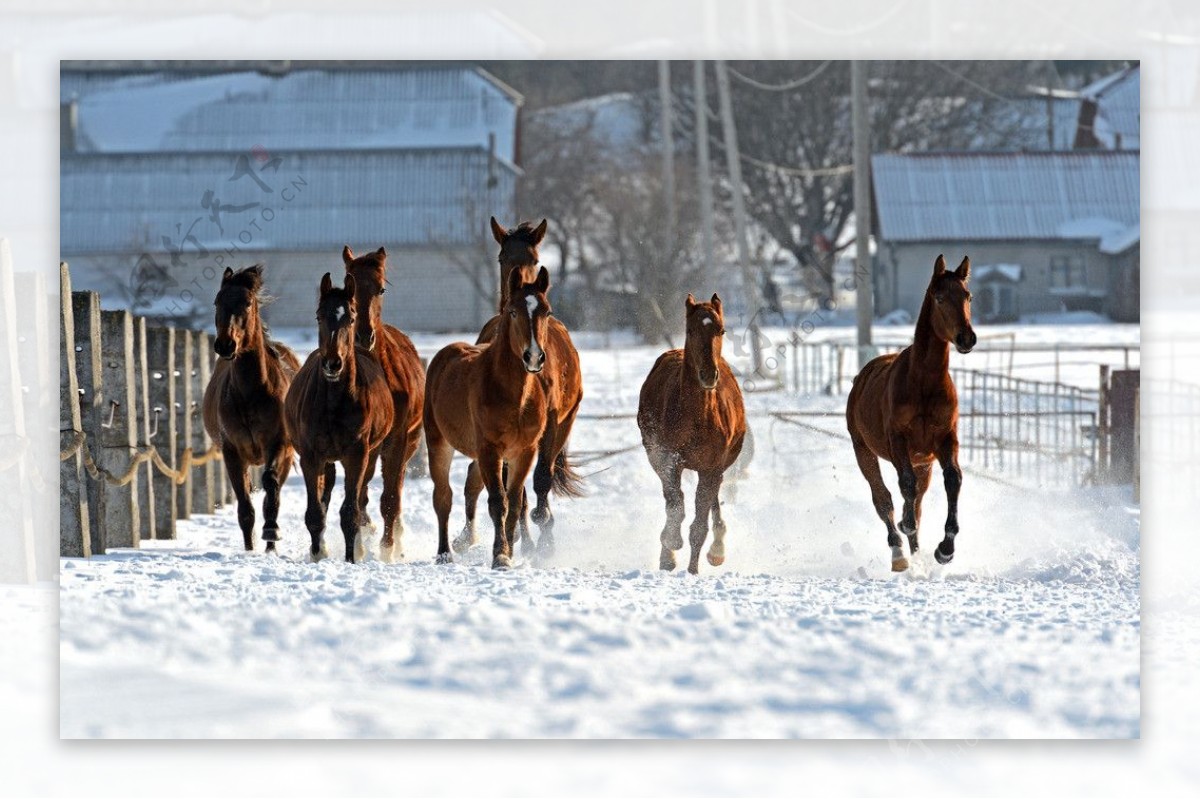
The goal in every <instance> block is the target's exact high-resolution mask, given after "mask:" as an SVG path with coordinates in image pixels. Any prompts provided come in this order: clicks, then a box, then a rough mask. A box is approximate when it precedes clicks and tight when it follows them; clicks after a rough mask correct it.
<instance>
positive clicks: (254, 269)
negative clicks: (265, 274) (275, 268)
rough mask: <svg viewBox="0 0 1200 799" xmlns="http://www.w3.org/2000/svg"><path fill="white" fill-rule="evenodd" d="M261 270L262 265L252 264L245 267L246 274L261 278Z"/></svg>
mask: <svg viewBox="0 0 1200 799" xmlns="http://www.w3.org/2000/svg"><path fill="white" fill-rule="evenodd" d="M262 269H263V265H262V264H254V265H253V266H247V267H246V272H247V273H249V274H251V275H254V276H256V277H262Z"/></svg>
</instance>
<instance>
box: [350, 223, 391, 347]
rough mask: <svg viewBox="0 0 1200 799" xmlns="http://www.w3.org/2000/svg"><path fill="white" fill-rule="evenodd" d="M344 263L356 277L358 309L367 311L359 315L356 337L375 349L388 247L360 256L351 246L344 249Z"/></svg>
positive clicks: (381, 318) (381, 322) (385, 278)
mask: <svg viewBox="0 0 1200 799" xmlns="http://www.w3.org/2000/svg"><path fill="white" fill-rule="evenodd" d="M342 262H343V263H344V264H345V265H346V274H347V275H350V276H352V277H353V278H354V284H355V286H356V287H357V288H356V290H355V296H354V299H355V301H356V303H357V305H358V307H359V309H363V310H365V313H361V314H359V317H358V322H357V323H356V324H355V327H354V338H355V341H357V342H358V346H360V347H363V348H364V349H368V350H374V349H375V339H376V332H375V331H376V330H378V329H379V327H380V326H381V325H382V324H383V293H384V292H385V291H387V286H386V285H385V284H386V283H387V250H385V249H384V248H383V247H380V248H379V249H378V250H375V251H374V252H370V253H367V254H366V255H363V256H360V257H358V258H355V257H354V253H353V252H352V251H351V250H350V245H348V244H347V245H346V246H345V247H343V248H342Z"/></svg>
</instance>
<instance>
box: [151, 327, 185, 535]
mask: <svg viewBox="0 0 1200 799" xmlns="http://www.w3.org/2000/svg"><path fill="white" fill-rule="evenodd" d="M146 367H147V372H146V374H147V377H148V379H147V381H146V382H147V387H148V392H147V394H148V397H147V399H148V400H149V404H150V430H151V432H150V444H151V445H152V446H154V447H155V448H156V449H157V450H158V451H159V453H160V454H161V455H162V459H163V460H164V461H166V462H167V465H168V466H170V467H171V468H172V469H174V468H175V467H176V466H177V465H178V463H179V461H178V454H179V453H178V447H179V442H178V441H177V440H176V437H175V430H176V422H177V416H178V415H177V414H176V413H175V386H176V383H177V382H178V381H176V380H175V379H174V374H175V328H172V327H158V326H154V327H150V328H147V330H146ZM177 493H178V492H176V490H175V482H174V481H173V480H171V478H169V477H168V476H166V475H164V474H163V473H162V472H160V471H158V469H155V470H154V537H155V538H174V537H175V514H176V495H177ZM147 506H148V505H147Z"/></svg>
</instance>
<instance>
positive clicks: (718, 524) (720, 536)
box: [708, 480, 725, 566]
mask: <svg viewBox="0 0 1200 799" xmlns="http://www.w3.org/2000/svg"><path fill="white" fill-rule="evenodd" d="M720 486H721V484H720V481H719V480H718V483H717V488H718V492H714V494H713V504H712V526H713V542H712V546H710V547H709V548H708V562H709V563H710V564H711V565H713V566H720V565H721V564H722V563H724V562H725V519H724V518H722V516H721V496H720V493H719V489H720Z"/></svg>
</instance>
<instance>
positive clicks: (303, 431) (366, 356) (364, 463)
mask: <svg viewBox="0 0 1200 799" xmlns="http://www.w3.org/2000/svg"><path fill="white" fill-rule="evenodd" d="M354 292H355V286H354V278H353V277H352V276H351V275H346V280H345V282H344V283H343V285H342V287H341V288H334V286H333V279H332V278H331V276H330V274H329V273H328V272H326V273H325V276H324V277H323V278H321V293H320V301H319V303H318V305H317V349H316V351H315V352H313V353H312V354H311V355H309V356H308V360H307V361H305V362H304V366H302V367H301V368H300V371H299V372H298V373H297V374H296V378H295V380H293V381H292V387H291V388H290V389H289V390H288V394H287V402H286V403H285V411H286V413H285V418H286V420H287V428H288V434H289V435H290V436H291V439H292V444H293V445H294V446H295V447H296V452H298V453H299V455H300V470H301V471H302V472H304V486H305V488H306V489H307V490H308V508H307V510H306V511H305V513H304V524H305V526H307V527H308V533H309V535H310V536H311V537H312V548H311V550H310V552H311V554H312V558H313V560H314V561H317V560H320V559H321V558H324V557H326V556H327V554H328V553H327V552H326V550H325V541H324V539H325V512H326V511H327V510H328V508H329V499H330V495H331V494H332V493H333V481H334V476H335V474H336V467H335V462H337V461H341V463H342V470H343V472H344V473H345V486H344V488H345V491H346V496H345V499H344V500H343V501H342V507H341V522H342V536H343V537H344V538H345V541H346V560H348V561H349V562H351V563H354V562H355V561H356V560H361V559H362V558H363V557H365V555H366V548H365V546H364V542H363V535H362V534H360V533H365V532H366V529H367V524H368V519H367V514H366V510H365V508H366V504H367V480H366V477H367V474H368V472H370V471H372V470H373V469H374V465H375V459H376V458H378V457H379V450H380V446H381V445H382V444H383V442H384V440H385V439H386V438H387V436H388V434H389V433H390V432H391V430H392V395H391V392H390V391H388V384H387V378H386V377H384V374H383V370H382V369H380V367H379V364H378V362H377V361H376V360H375V358H373V357H371V354H370V353H369V352H368V351H367V350H365V349H362V348H360V347H356V346H355V344H354V330H355V327H354V326H355V321H356V317H357V309H356V307H355V300H354Z"/></svg>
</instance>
